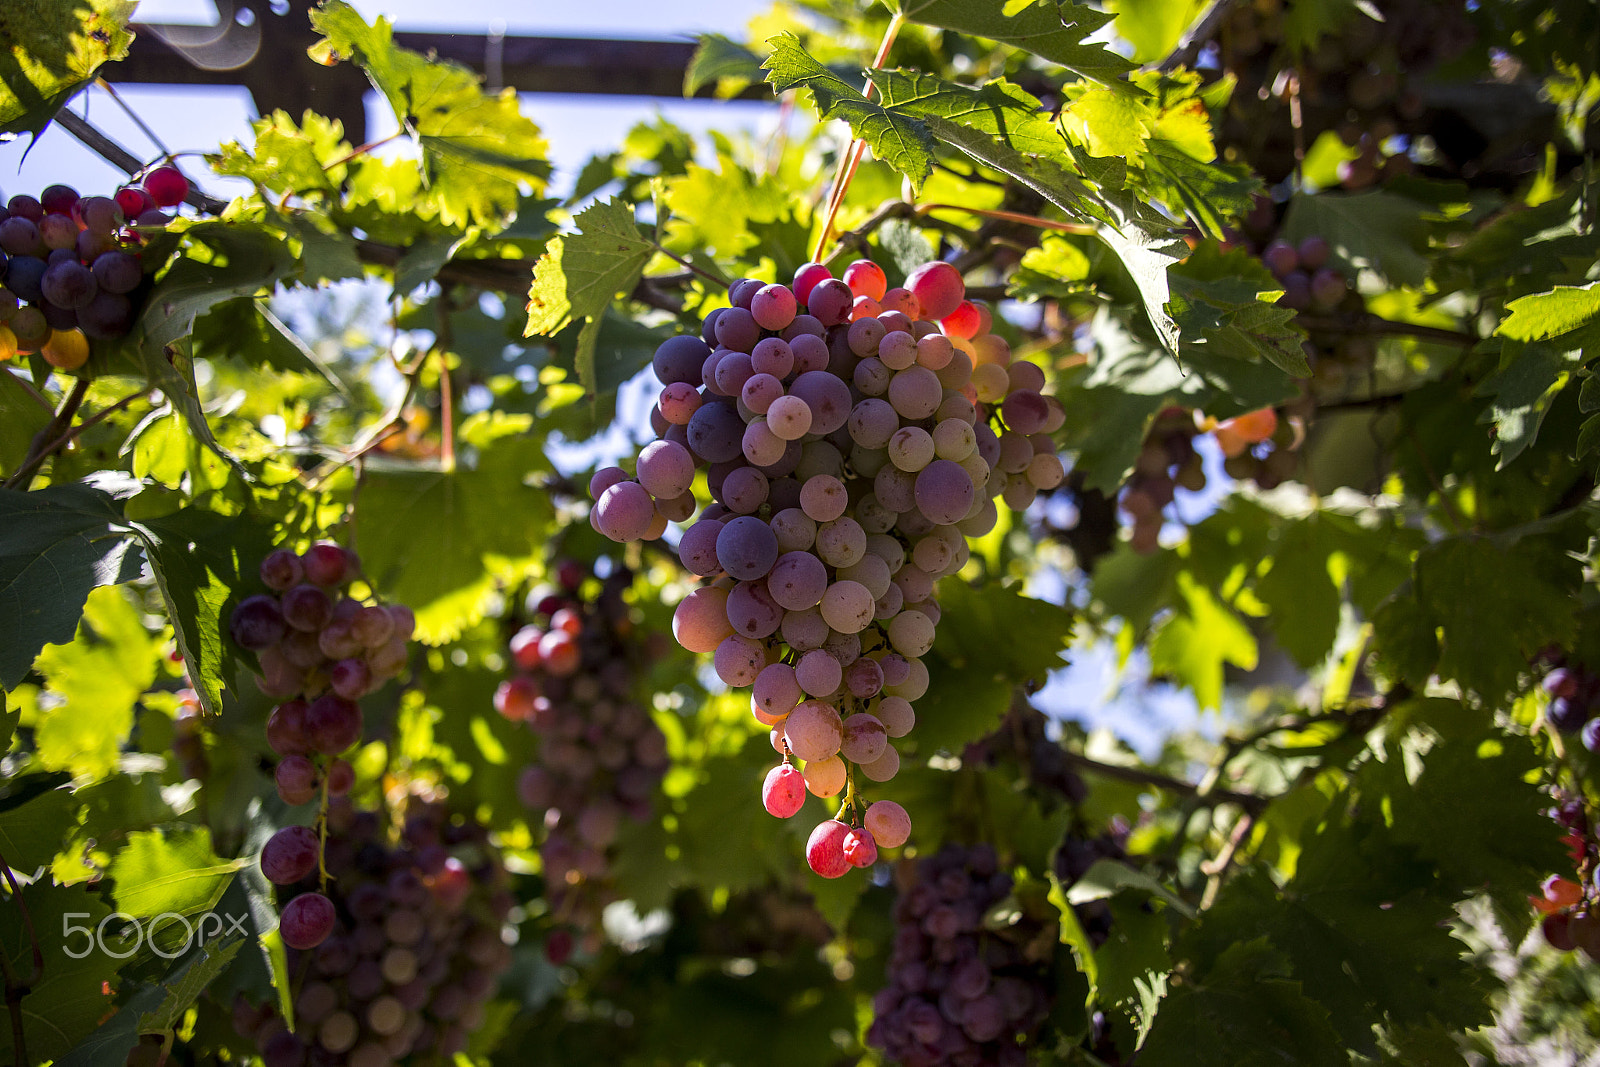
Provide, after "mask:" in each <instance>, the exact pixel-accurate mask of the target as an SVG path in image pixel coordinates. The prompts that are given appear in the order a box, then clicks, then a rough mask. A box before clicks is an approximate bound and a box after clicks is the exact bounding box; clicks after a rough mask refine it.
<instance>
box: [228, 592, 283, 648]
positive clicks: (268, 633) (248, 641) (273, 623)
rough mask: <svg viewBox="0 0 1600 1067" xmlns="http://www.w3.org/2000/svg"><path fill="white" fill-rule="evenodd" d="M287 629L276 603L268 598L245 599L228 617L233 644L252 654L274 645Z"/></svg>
mask: <svg viewBox="0 0 1600 1067" xmlns="http://www.w3.org/2000/svg"><path fill="white" fill-rule="evenodd" d="M287 629H288V627H287V626H286V625H285V624H284V619H283V613H282V612H281V611H280V610H279V608H278V602H277V601H276V600H275V599H273V598H272V597H269V596H252V597H246V598H245V599H244V600H242V601H240V602H239V606H238V607H236V608H234V609H233V614H232V615H230V616H229V617H228V633H229V634H230V635H231V636H232V637H233V640H234V643H235V644H237V645H238V646H239V647H240V648H248V649H250V650H251V651H253V652H259V651H260V650H262V649H264V648H270V647H272V646H273V645H276V644H277V643H278V642H279V641H281V640H283V636H284V634H285V633H286V632H287Z"/></svg>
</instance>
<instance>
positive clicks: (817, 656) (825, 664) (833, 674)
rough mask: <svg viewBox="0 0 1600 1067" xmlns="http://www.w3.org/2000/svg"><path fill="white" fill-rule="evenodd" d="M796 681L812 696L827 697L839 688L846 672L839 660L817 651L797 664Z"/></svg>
mask: <svg viewBox="0 0 1600 1067" xmlns="http://www.w3.org/2000/svg"><path fill="white" fill-rule="evenodd" d="M794 679H795V682H796V683H797V684H798V685H799V686H800V688H801V689H802V690H803V691H805V692H806V693H807V694H809V695H810V696H814V697H825V696H828V695H829V694H831V693H832V692H833V691H834V690H836V689H838V688H839V685H840V683H841V682H842V681H843V680H844V671H843V669H842V668H841V667H840V666H839V661H838V660H836V659H834V658H833V657H832V656H830V655H829V654H828V653H827V652H826V651H823V650H822V649H815V650H813V651H811V652H807V653H806V654H805V655H803V656H801V657H800V659H799V660H797V661H796V662H795V665H794Z"/></svg>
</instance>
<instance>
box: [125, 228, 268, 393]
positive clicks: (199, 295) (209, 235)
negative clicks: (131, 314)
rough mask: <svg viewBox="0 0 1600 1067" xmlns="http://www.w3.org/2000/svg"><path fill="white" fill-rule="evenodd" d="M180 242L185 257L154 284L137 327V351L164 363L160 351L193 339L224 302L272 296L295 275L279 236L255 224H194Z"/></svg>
mask: <svg viewBox="0 0 1600 1067" xmlns="http://www.w3.org/2000/svg"><path fill="white" fill-rule="evenodd" d="M183 241H184V246H185V248H184V251H185V254H184V255H182V256H180V257H179V258H178V259H177V260H176V261H175V262H174V263H173V264H172V266H171V267H169V268H168V269H167V271H166V273H164V274H162V275H161V277H160V278H158V279H157V281H156V284H155V287H154V288H153V289H152V290H151V292H150V297H149V300H148V302H147V303H146V305H145V308H146V310H145V313H144V315H143V316H142V317H141V318H140V320H139V324H138V326H137V327H136V330H137V333H138V337H139V342H140V347H141V349H143V350H144V351H146V352H149V353H151V354H152V355H153V357H154V358H155V359H158V360H160V361H162V362H166V357H165V353H164V351H163V349H165V347H166V346H167V345H170V344H172V343H173V342H174V341H176V340H178V339H179V338H180V337H184V336H186V335H188V334H189V333H191V332H192V331H193V329H194V322H195V319H196V317H198V316H199V315H202V314H204V313H205V312H207V311H210V310H211V309H212V308H213V307H215V306H216V305H218V304H221V303H222V302H224V301H226V300H232V299H235V298H238V297H254V296H257V295H258V294H263V293H270V292H271V291H272V288H273V286H274V285H276V284H277V283H278V282H280V281H282V280H284V279H285V278H288V277H291V276H293V275H294V274H295V273H297V271H298V270H299V265H298V264H297V263H296V261H295V257H294V256H293V255H292V254H291V253H290V251H289V246H288V244H287V242H285V241H284V240H283V238H282V236H281V235H280V234H275V233H270V232H268V231H267V230H266V229H265V228H264V227H262V226H260V225H256V224H253V223H235V222H227V221H222V220H214V221H209V222H198V223H195V224H193V225H192V226H190V227H188V228H187V229H186V230H184V231H183ZM201 257H204V258H201Z"/></svg>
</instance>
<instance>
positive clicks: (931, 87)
mask: <svg viewBox="0 0 1600 1067" xmlns="http://www.w3.org/2000/svg"><path fill="white" fill-rule="evenodd" d="M867 77H868V78H870V79H871V80H872V84H873V86H874V87H876V88H877V90H878V95H879V97H880V98H882V100H883V105H884V107H887V108H889V109H891V110H893V111H900V112H905V113H906V114H910V115H915V116H917V117H919V118H925V117H927V116H930V115H932V116H936V117H938V118H942V119H946V120H948V121H950V122H953V123H956V124H957V125H960V126H965V127H967V128H968V129H972V130H977V131H979V132H981V133H986V134H988V135H989V136H991V137H998V138H999V139H1000V140H1002V141H1004V142H1006V144H1008V145H1010V146H1011V147H1012V148H1014V149H1016V150H1017V151H1018V152H1022V153H1026V154H1028V155H1036V156H1038V155H1042V156H1052V157H1059V156H1061V154H1062V153H1063V152H1064V151H1065V149H1066V145H1065V142H1063V141H1062V139H1061V134H1060V133H1059V132H1058V131H1057V130H1056V127H1055V124H1054V123H1052V122H1051V121H1050V118H1049V116H1048V115H1047V114H1046V113H1045V110H1044V105H1043V104H1041V103H1040V102H1039V98H1038V97H1036V96H1034V95H1033V94H1031V93H1029V92H1028V91H1027V90H1025V89H1023V88H1022V87H1021V86H1019V85H1015V84H1013V83H1011V82H1008V81H1006V80H1005V79H1003V78H996V79H995V80H993V81H989V82H985V83H984V84H982V85H980V86H976V87H974V86H970V85H957V84H955V83H954V82H947V81H945V80H944V79H942V78H936V77H934V76H933V75H931V74H923V73H921V72H920V71H915V70H881V69H878V70H869V71H867Z"/></svg>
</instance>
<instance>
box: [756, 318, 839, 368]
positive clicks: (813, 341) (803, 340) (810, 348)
mask: <svg viewBox="0 0 1600 1067" xmlns="http://www.w3.org/2000/svg"><path fill="white" fill-rule="evenodd" d="M803 317H805V318H809V317H810V316H803ZM757 347H759V346H757ZM789 354H790V355H791V356H793V357H794V368H793V370H792V371H791V372H790V373H792V374H795V375H800V374H809V373H811V372H812V371H824V370H827V369H828V358H829V357H828V345H827V343H826V342H825V341H823V339H822V338H821V337H820V336H812V335H810V334H807V335H804V336H801V337H794V338H791V339H790V341H789Z"/></svg>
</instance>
